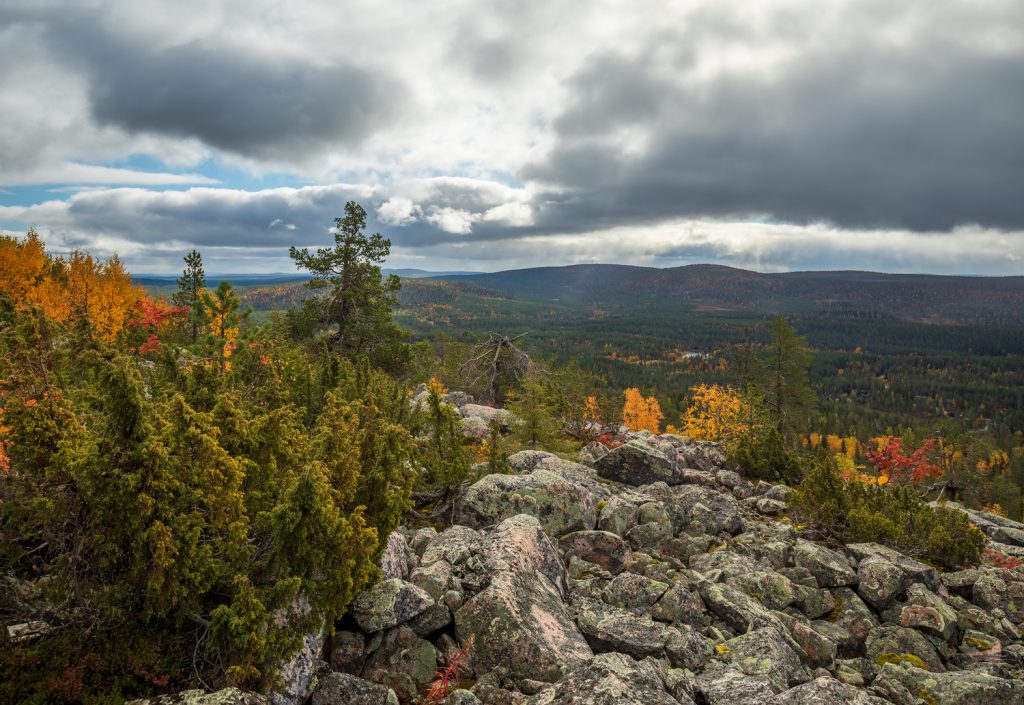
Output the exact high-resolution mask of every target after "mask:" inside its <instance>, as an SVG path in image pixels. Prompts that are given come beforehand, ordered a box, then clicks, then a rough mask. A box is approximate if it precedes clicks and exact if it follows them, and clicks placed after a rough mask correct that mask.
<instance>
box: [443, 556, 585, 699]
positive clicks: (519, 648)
mask: <svg viewBox="0 0 1024 705" xmlns="http://www.w3.org/2000/svg"><path fill="white" fill-rule="evenodd" d="M455 631H456V634H457V635H458V638H459V641H460V642H462V643H465V642H466V640H467V639H469V638H473V639H474V640H475V646H474V664H475V667H476V668H477V670H478V671H479V672H486V671H488V670H491V669H492V668H494V667H496V666H505V667H506V668H507V669H508V671H509V672H510V673H512V674H514V675H515V676H516V677H519V678H531V679H534V680H540V681H545V682H553V681H556V680H559V679H560V678H561V677H563V676H564V675H565V673H566V669H567V667H569V666H572V665H574V664H577V663H579V662H581V661H584V660H586V659H588V658H590V656H591V651H590V647H589V646H588V645H587V642H586V641H585V640H584V639H583V636H582V635H581V634H580V633H579V630H578V629H577V628H576V625H575V623H574V622H573V620H572V618H571V616H570V615H569V613H568V611H567V610H566V609H565V605H564V604H563V603H562V599H561V596H560V594H559V591H558V588H556V587H555V586H554V585H552V584H551V581H550V580H548V579H547V578H546V577H545V576H543V575H541V574H539V573H514V572H506V573H499V574H498V575H496V576H495V577H494V578H493V580H492V581H491V584H490V585H489V586H488V587H487V588H485V589H484V590H483V591H482V592H480V593H479V594H477V595H476V596H474V597H473V598H471V599H470V600H468V601H467V602H466V604H464V605H463V606H462V608H461V609H460V610H459V611H458V612H456V613H455Z"/></svg>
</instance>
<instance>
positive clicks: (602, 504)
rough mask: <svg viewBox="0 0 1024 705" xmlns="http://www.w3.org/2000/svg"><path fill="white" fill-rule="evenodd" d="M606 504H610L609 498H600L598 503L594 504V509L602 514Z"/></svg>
mask: <svg viewBox="0 0 1024 705" xmlns="http://www.w3.org/2000/svg"><path fill="white" fill-rule="evenodd" d="M606 506H608V500H606V499H599V500H597V504H596V505H594V509H595V510H596V511H597V513H598V514H600V513H601V510H602V509H604V508H605V507H606Z"/></svg>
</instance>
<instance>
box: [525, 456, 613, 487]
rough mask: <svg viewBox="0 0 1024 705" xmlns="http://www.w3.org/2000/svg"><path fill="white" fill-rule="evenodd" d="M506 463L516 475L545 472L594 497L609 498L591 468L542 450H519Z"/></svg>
mask: <svg viewBox="0 0 1024 705" xmlns="http://www.w3.org/2000/svg"><path fill="white" fill-rule="evenodd" d="M507 462H508V465H509V467H510V468H511V469H512V471H513V472H515V473H516V474H517V475H526V474H529V473H531V472H535V471H537V470H547V471H548V472H550V473H553V474H555V475H558V476H559V477H561V478H563V479H564V480H567V481H569V482H575V483H576V484H577V485H582V486H583V487H586V488H587V489H588V490H590V491H591V492H592V493H593V494H594V496H595V497H600V498H605V497H609V496H611V492H610V491H609V490H608V488H607V487H605V486H604V485H603V484H601V482H600V481H599V480H598V478H597V473H596V472H595V471H594V469H593V468H590V467H587V466H586V465H583V464H581V463H574V462H572V461H571V460H565V459H564V458H559V457H558V456H557V455H555V454H554V453H547V452H545V451H542V450H521V451H519V452H518V453H513V454H512V455H510V456H509V457H508V460H507Z"/></svg>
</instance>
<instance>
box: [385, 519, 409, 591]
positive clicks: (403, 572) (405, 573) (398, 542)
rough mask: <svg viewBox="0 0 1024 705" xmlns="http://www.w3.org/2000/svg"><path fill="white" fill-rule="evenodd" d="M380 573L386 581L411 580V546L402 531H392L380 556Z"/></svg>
mask: <svg viewBox="0 0 1024 705" xmlns="http://www.w3.org/2000/svg"><path fill="white" fill-rule="evenodd" d="M380 572H381V575H383V577H384V579H385V580H387V579H389V578H398V579H399V580H407V579H408V578H409V544H408V542H407V541H406V540H405V536H403V535H402V533H401V532H400V531H392V532H391V535H390V536H388V543H387V546H385V547H384V553H382V554H381V556H380Z"/></svg>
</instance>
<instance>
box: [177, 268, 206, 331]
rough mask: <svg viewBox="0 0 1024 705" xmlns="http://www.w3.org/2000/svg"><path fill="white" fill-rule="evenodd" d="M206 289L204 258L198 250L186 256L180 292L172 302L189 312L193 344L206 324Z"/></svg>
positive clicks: (179, 278) (179, 285) (179, 281)
mask: <svg viewBox="0 0 1024 705" xmlns="http://www.w3.org/2000/svg"><path fill="white" fill-rule="evenodd" d="M205 289H206V273H205V272H204V271H203V257H202V255H200V254H199V251H198V250H192V251H191V252H189V253H188V254H187V255H185V270H184V271H183V272H182V273H181V276H180V277H178V291H177V292H175V293H174V295H173V296H172V297H171V300H172V301H173V302H174V305H175V306H182V307H184V308H187V309H188V310H189V314H188V321H189V324H190V325H191V327H192V343H193V344H194V343H195V342H196V341H197V340H198V339H199V329H200V327H202V326H203V324H204V323H205V320H204V318H205V315H204V312H205V310H204V308H203V305H202V303H203V291H204V290H205Z"/></svg>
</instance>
